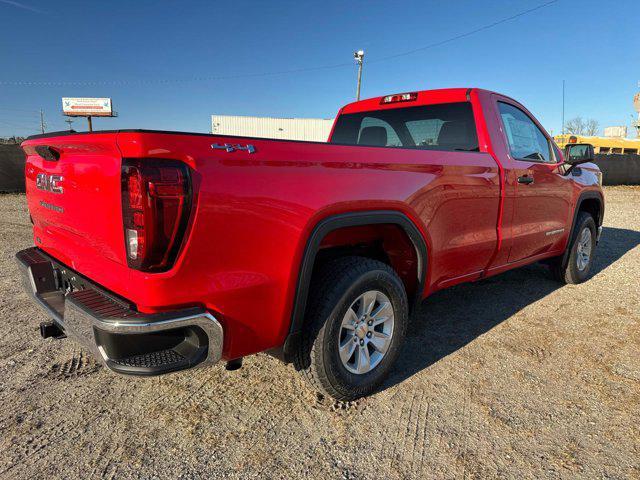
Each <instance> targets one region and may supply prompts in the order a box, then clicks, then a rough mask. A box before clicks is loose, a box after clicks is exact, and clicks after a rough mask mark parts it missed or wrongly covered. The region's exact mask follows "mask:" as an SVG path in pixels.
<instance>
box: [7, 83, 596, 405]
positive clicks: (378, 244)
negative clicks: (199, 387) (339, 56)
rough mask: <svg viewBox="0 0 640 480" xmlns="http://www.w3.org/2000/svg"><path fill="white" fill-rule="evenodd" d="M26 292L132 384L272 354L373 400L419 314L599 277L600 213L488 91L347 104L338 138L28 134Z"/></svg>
mask: <svg viewBox="0 0 640 480" xmlns="http://www.w3.org/2000/svg"><path fill="white" fill-rule="evenodd" d="M22 147H23V149H24V151H25V152H26V155H27V162H26V187H27V201H28V205H29V211H30V214H31V219H32V222H33V238H34V244H35V246H34V247H32V248H29V249H27V250H23V251H21V252H19V253H18V254H17V260H18V263H19V265H20V267H21V271H22V274H23V278H24V280H25V285H26V288H27V290H28V292H29V293H30V294H31V295H32V296H33V298H34V299H35V301H37V302H38V303H39V304H40V305H41V306H42V307H44V309H45V310H46V311H47V312H48V314H49V316H50V317H52V319H53V320H52V321H47V322H44V323H42V324H41V333H42V335H43V336H44V337H59V338H63V337H65V336H69V337H72V338H74V339H76V340H77V341H79V342H80V343H81V344H82V345H83V346H84V347H85V348H87V349H89V350H90V351H92V352H93V354H94V355H95V356H96V357H97V358H99V359H100V360H101V361H102V362H104V364H106V366H107V367H109V368H110V369H111V370H114V371H116V372H119V373H125V374H133V375H158V374H163V373H167V372H173V371H178V370H183V369H187V368H191V367H195V366H204V365H209V364H212V363H215V362H217V361H219V360H221V359H224V360H225V361H227V362H228V363H227V365H228V366H229V368H231V367H237V366H238V364H239V362H240V361H241V359H242V357H244V356H246V355H250V354H253V353H257V352H261V351H268V352H270V353H272V354H273V355H276V356H278V357H279V358H281V359H282V360H284V361H286V362H291V363H293V364H294V366H295V368H296V369H297V370H299V371H301V372H302V373H303V374H304V375H305V377H306V378H307V379H308V380H309V381H310V383H311V384H312V386H313V387H314V388H316V389H318V390H319V391H321V392H323V393H325V394H328V395H330V396H333V397H334V398H336V399H341V400H347V399H353V398H357V397H360V396H363V395H367V394H370V393H371V392H373V391H374V390H375V389H376V388H378V387H379V386H380V384H381V382H382V381H383V380H384V378H385V376H386V375H387V374H388V373H389V370H390V369H391V368H392V365H393V363H394V361H395V360H396V358H397V356H398V353H399V349H400V346H401V344H402V342H403V339H404V337H405V332H406V331H407V325H408V323H409V322H410V313H411V311H412V309H413V307H414V306H415V305H416V303H417V302H419V301H421V300H422V299H424V298H425V297H427V296H428V295H429V294H431V293H432V292H435V291H436V290H439V289H442V288H445V287H449V286H452V285H456V284H459V283H461V282H469V281H475V280H480V279H483V278H486V277H489V276H492V275H496V274H498V273H500V272H504V271H505V270H509V269H512V268H517V267H520V266H522V265H526V264H529V263H532V262H537V261H545V262H546V263H548V264H549V266H550V267H551V270H552V272H553V273H554V275H555V276H556V277H557V278H558V279H559V280H560V281H562V282H568V283H579V282H582V281H584V280H585V279H586V278H587V277H588V276H589V270H590V267H591V264H592V262H593V256H594V249H595V246H596V243H597V241H598V237H599V234H600V231H601V225H602V218H603V213H604V199H603V194H602V189H601V187H600V181H599V180H600V172H599V170H598V168H597V166H595V165H594V164H592V163H589V160H591V159H592V157H593V153H592V152H593V149H592V148H591V147H590V146H589V145H579V144H576V145H572V146H570V149H569V150H568V153H567V156H566V158H565V155H564V154H563V152H561V151H560V150H559V149H558V147H557V146H556V145H555V144H554V142H553V140H552V139H551V137H550V136H549V134H548V133H547V132H546V131H545V130H544V128H542V126H541V125H540V124H539V123H538V122H537V121H536V119H535V118H534V117H533V115H531V113H529V112H528V111H527V109H526V108H524V107H523V106H522V105H521V104H519V103H518V102H516V101H515V100H513V99H511V98H508V97H505V96H503V95H499V94H497V93H493V92H489V91H486V90H481V89H476V88H468V89H467V88H463V89H460V88H456V89H444V90H431V91H420V92H411V93H403V94H396V95H388V96H384V97H377V98H371V99H368V100H363V101H359V102H355V103H351V104H349V105H347V106H345V107H343V108H342V109H341V110H340V112H339V114H338V116H337V118H336V121H335V124H334V127H333V130H332V132H331V135H330V138H329V140H328V142H327V143H319V142H301V141H287V140H270V139H261V138H246V137H227V136H219V135H207V134H194V133H178V132H159V131H145V130H119V131H103V132H94V133H83V134H76V133H66V134H65V133H57V134H49V135H37V136H34V137H30V138H29V139H28V140H26V141H25V142H24V143H23V145H22Z"/></svg>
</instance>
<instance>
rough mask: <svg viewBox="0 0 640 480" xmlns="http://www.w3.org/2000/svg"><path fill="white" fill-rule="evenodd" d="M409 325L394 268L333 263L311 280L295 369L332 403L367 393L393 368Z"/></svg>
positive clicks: (364, 261)
mask: <svg viewBox="0 0 640 480" xmlns="http://www.w3.org/2000/svg"><path fill="white" fill-rule="evenodd" d="M407 323H408V304H407V295H406V292H405V289H404V285H403V284H402V281H401V280H400V278H399V277H398V275H397V274H396V273H395V272H394V271H393V269H391V268H390V267H389V266H388V265H386V264H384V263H382V262H379V261H377V260H372V259H369V258H363V257H346V258H341V259H338V260H335V261H333V262H330V263H329V264H327V265H326V266H324V267H323V268H321V269H320V271H319V272H318V274H317V275H315V277H314V280H313V281H312V282H311V289H310V292H309V308H308V309H307V315H306V318H305V331H304V334H303V340H302V342H301V346H300V348H299V352H298V355H297V356H296V359H295V361H294V363H295V367H296V369H297V370H299V371H300V372H302V374H303V375H304V377H305V378H306V379H307V381H308V382H309V383H310V384H311V385H312V386H313V387H314V388H315V389H316V390H318V391H319V392H320V393H323V394H326V395H329V396H331V397H333V398H335V399H336V400H343V401H347V400H354V399H356V398H359V397H362V396H365V395H369V394H371V393H372V392H373V391H374V390H375V389H376V388H377V387H379V385H380V384H381V383H382V382H383V381H384V379H385V378H386V376H387V375H388V373H389V371H390V369H391V368H392V366H393V364H394V362H395V360H396V358H397V356H398V353H399V349H400V345H401V344H402V341H403V340H404V337H405V333H406V329H407Z"/></svg>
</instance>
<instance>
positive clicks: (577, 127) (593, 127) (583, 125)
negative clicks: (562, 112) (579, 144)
mask: <svg viewBox="0 0 640 480" xmlns="http://www.w3.org/2000/svg"><path fill="white" fill-rule="evenodd" d="M564 129H565V131H566V132H567V133H569V134H571V135H589V136H593V135H597V134H598V131H599V130H600V124H599V123H598V121H597V120H594V119H593V118H589V119H587V120H583V118H582V117H575V118H572V119H571V120H568V121H567V123H565V124H564Z"/></svg>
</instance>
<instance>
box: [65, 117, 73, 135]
mask: <svg viewBox="0 0 640 480" xmlns="http://www.w3.org/2000/svg"><path fill="white" fill-rule="evenodd" d="M65 122H66V123H68V124H69V131H70V132H73V128H71V124H72V123H73V120H71V119H70V118H67V119H66V120H65Z"/></svg>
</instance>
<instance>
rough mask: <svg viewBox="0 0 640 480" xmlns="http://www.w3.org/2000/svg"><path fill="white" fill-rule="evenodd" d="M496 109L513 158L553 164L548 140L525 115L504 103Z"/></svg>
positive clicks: (499, 103)
mask: <svg viewBox="0 0 640 480" xmlns="http://www.w3.org/2000/svg"><path fill="white" fill-rule="evenodd" d="M498 108H499V110H500V117H501V118H502V124H503V125H504V131H505V134H506V135H507V141H508V142H509V149H510V150H511V155H512V156H513V158H515V159H517V160H529V161H534V162H547V163H554V162H555V158H554V155H553V152H552V150H551V144H550V143H549V140H548V139H547V137H546V136H545V134H544V133H542V130H540V129H539V128H538V126H537V125H536V124H535V123H534V121H533V120H531V118H530V117H529V116H528V115H527V114H526V113H524V112H523V111H522V110H520V109H519V108H517V107H514V106H513V105H510V104H508V103H504V102H498Z"/></svg>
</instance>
